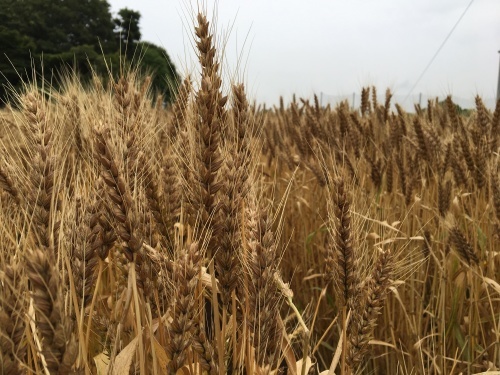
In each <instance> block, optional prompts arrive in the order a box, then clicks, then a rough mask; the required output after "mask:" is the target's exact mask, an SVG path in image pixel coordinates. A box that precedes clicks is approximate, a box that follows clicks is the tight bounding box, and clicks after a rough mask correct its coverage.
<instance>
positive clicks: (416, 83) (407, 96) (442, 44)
mask: <svg viewBox="0 0 500 375" xmlns="http://www.w3.org/2000/svg"><path fill="white" fill-rule="evenodd" d="M473 2H474V0H471V2H470V3H469V5H467V8H465V10H464V11H463V13H462V14H461V15H460V17H459V18H458V20H457V22H455V25H453V27H452V28H451V30H450V32H449V33H448V35H447V36H446V38H445V39H444V41H443V43H441V45H440V46H439V48H438V50H437V51H436V53H435V54H434V56H432V59H431V61H429V63H428V64H427V66H426V67H425V69H424V70H423V72H422V74H420V76H419V77H418V79H417V81H416V82H415V84H414V85H413V87H412V88H411V90H410V92H409V93H408V95H406V98H405V99H404V101H403V102H406V100H407V99H408V98H409V97H410V95H411V94H412V93H413V90H415V87H417V85H418V84H419V82H420V80H421V79H422V77H423V76H424V75H425V73H426V72H427V70H428V69H429V67H430V66H431V65H432V63H433V62H434V60H435V59H436V57H437V55H438V54H439V52H441V50H442V49H443V47H444V45H445V44H446V42H447V41H448V39H450V36H451V34H453V31H455V29H456V28H457V26H458V24H459V23H460V21H461V20H462V18H464V16H465V13H467V11H468V10H469V8H470V6H471V5H472V3H473Z"/></svg>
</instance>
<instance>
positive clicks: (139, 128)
mask: <svg viewBox="0 0 500 375" xmlns="http://www.w3.org/2000/svg"><path fill="white" fill-rule="evenodd" d="M196 23H197V24H196V28H195V33H194V36H195V46H196V48H197V51H198V57H199V67H198V71H197V72H193V73H192V74H191V75H190V76H186V77H185V79H184V81H183V82H182V83H181V84H180V85H179V88H178V92H177V96H176V99H175V102H174V103H173V104H172V105H168V106H167V107H164V105H163V100H162V98H161V97H154V94H153V93H152V90H151V89H150V85H151V77H149V76H142V75H140V74H138V73H137V72H135V71H133V70H126V69H123V73H122V75H121V77H120V78H119V79H117V80H113V79H112V78H110V77H104V78H103V77H97V76H95V77H94V79H93V81H92V82H90V83H83V82H81V81H80V80H79V79H78V78H77V77H76V76H72V75H68V76H67V77H66V80H65V83H64V84H63V85H62V88H61V89H58V90H55V89H51V88H50V86H49V85H48V84H44V83H43V82H42V79H41V78H38V79H33V81H32V82H31V83H27V84H26V87H25V90H23V91H22V92H19V93H17V94H16V95H14V96H13V100H12V104H10V105H7V107H6V108H5V109H3V110H2V111H0V128H1V131H0V239H1V240H0V374H9V375H10V374H70V373H74V374H108V373H109V374H127V373H130V374H155V375H156V374H296V375H298V374H302V375H303V374H323V375H325V374H342V375H348V374H402V375H406V374H436V375H438V374H444V375H447V374H483V373H484V374H487V373H489V374H500V178H499V173H500V102H498V103H497V106H496V109H495V111H494V112H491V111H489V110H488V109H487V108H486V107H485V106H484V104H483V102H482V100H481V98H480V97H476V108H475V109H473V110H472V111H469V112H467V113H462V112H461V111H460V109H459V107H458V106H456V105H455V104H454V103H453V98H452V97H448V98H447V99H446V100H445V101H442V102H439V101H437V100H435V101H429V102H428V103H427V106H426V107H422V108H420V107H419V106H416V108H415V112H414V113H407V112H405V111H404V110H403V109H402V107H400V106H399V105H398V104H397V103H392V102H391V92H390V91H389V90H388V91H387V92H386V96H385V97H386V99H385V102H383V103H382V102H377V92H376V89H375V88H374V87H366V88H364V89H363V90H362V93H361V97H362V101H361V104H360V106H359V108H350V107H349V105H348V104H347V103H346V102H344V103H339V104H338V105H336V106H330V105H328V106H326V107H325V106H321V105H320V103H319V101H318V98H317V97H316V96H314V97H313V98H307V99H302V98H295V97H294V99H293V100H292V101H291V102H290V103H285V102H284V101H283V100H281V102H280V105H279V106H277V107H274V108H266V107H264V106H259V105H257V104H253V101H252V99H251V98H249V97H247V94H246V91H245V85H244V83H242V82H230V81H226V80H223V78H222V77H225V76H226V75H223V74H222V73H221V58H222V56H220V55H219V49H218V48H216V43H215V39H214V38H215V37H216V36H214V35H212V33H211V30H212V28H211V25H210V24H209V21H208V20H207V19H206V17H205V16H203V15H198V17H197V20H196Z"/></svg>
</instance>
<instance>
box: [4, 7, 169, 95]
mask: <svg viewBox="0 0 500 375" xmlns="http://www.w3.org/2000/svg"><path fill="white" fill-rule="evenodd" d="M140 17H141V15H140V13H139V12H137V11H134V10H131V9H128V8H125V9H121V10H120V11H119V12H118V17H117V18H115V19H113V17H112V16H111V12H110V6H109V3H108V2H107V1H104V0H0V19H1V20H2V25H1V26H0V100H1V101H4V100H5V98H6V93H7V87H8V86H10V85H11V86H13V87H14V88H16V89H19V88H20V86H21V82H22V80H24V79H27V78H29V77H30V74H31V73H30V72H31V67H32V66H33V65H34V67H35V68H36V70H37V71H41V69H40V68H41V65H42V64H43V71H44V74H45V78H46V79H51V75H53V74H56V73H57V72H58V71H61V68H63V67H64V68H66V69H67V68H76V69H77V71H78V73H79V74H80V76H81V78H82V81H84V82H85V81H86V80H87V79H89V78H90V77H91V71H92V70H94V71H96V72H97V73H98V74H103V75H104V74H106V73H107V71H106V69H107V65H108V66H111V67H112V72H113V74H114V75H117V74H119V73H120V71H119V66H120V65H121V64H120V62H121V61H122V62H123V61H124V60H127V61H128V62H129V63H132V65H133V60H134V59H135V60H136V61H139V60H138V59H136V57H135V56H136V55H135V54H134V52H135V51H137V47H138V43H139V41H140V39H141V32H140V27H139V21H140ZM154 47H156V46H154V45H153V44H150V43H148V48H147V49H144V51H147V50H150V51H149V52H145V53H147V54H148V55H150V54H151V53H152V51H154V50H155V48H154ZM156 48H159V49H160V50H161V52H158V54H162V55H163V56H164V57H165V61H163V63H160V61H159V60H158V59H156V58H150V57H149V56H148V57H145V58H144V59H143V63H142V64H143V65H144V66H143V65H141V66H140V68H141V69H149V70H150V71H155V72H156V73H157V74H161V75H163V77H157V78H155V79H154V86H155V89H157V90H158V91H160V92H162V93H163V94H164V95H165V98H166V99H167V100H168V98H171V96H172V95H171V94H170V92H171V88H170V87H169V86H168V85H167V83H166V82H167V78H168V79H169V80H171V82H176V81H178V79H177V78H178V77H177V73H176V71H175V67H174V66H173V64H172V63H171V61H170V59H169V58H168V55H167V53H166V51H165V50H164V49H161V48H160V47H156ZM125 51H126V54H127V55H126V56H125ZM105 60H107V62H108V64H107V65H106V61H105ZM150 61H154V63H155V65H154V66H149V67H148V66H147V64H148V63H149V62H150ZM172 78H173V79H172ZM51 80H52V79H51ZM52 82H53V80H52ZM162 82H163V86H162V85H161V83H162Z"/></svg>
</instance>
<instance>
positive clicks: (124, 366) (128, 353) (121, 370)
mask: <svg viewBox="0 0 500 375" xmlns="http://www.w3.org/2000/svg"><path fill="white" fill-rule="evenodd" d="M141 336H142V334H139V335H137V336H136V337H135V339H133V340H132V341H130V342H129V344H128V345H127V346H126V347H125V348H123V350H122V351H121V352H120V354H118V355H117V357H116V360H115V365H114V368H113V375H120V374H128V373H129V370H130V366H131V365H132V359H133V358H134V354H135V351H136V349H137V345H139V339H140V338H141Z"/></svg>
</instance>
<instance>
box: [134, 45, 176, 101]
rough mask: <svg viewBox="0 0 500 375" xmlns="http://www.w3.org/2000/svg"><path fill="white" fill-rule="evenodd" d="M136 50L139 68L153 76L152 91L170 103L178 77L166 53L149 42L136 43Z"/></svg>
mask: <svg viewBox="0 0 500 375" xmlns="http://www.w3.org/2000/svg"><path fill="white" fill-rule="evenodd" d="M137 50H138V52H139V56H140V58H139V66H140V67H142V68H143V69H144V70H146V73H151V74H152V75H153V81H152V84H151V86H152V89H153V90H154V91H155V92H156V93H159V94H162V95H163V97H164V99H165V101H166V102H170V101H171V100H172V99H173V98H174V95H175V91H176V88H177V85H178V83H179V75H178V74H177V71H176V69H175V66H174V64H173V63H172V61H171V60H170V57H169V56H168V54H167V51H166V50H165V49H164V48H162V47H159V46H157V45H155V44H153V43H149V42H140V43H138V44H137Z"/></svg>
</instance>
